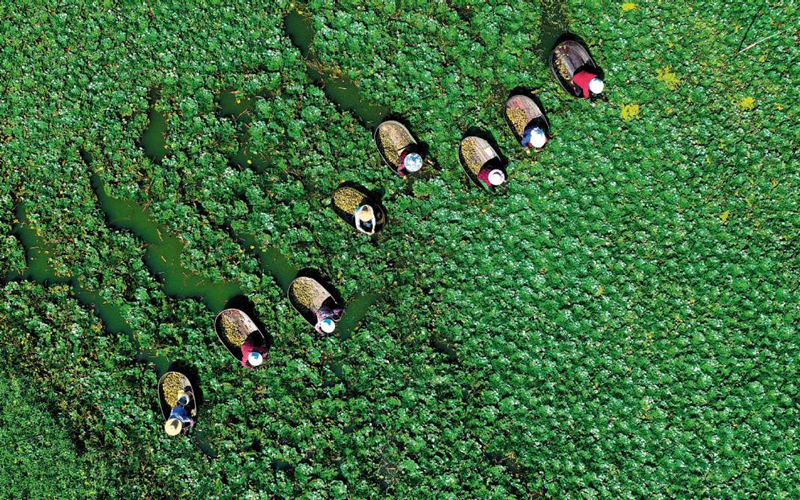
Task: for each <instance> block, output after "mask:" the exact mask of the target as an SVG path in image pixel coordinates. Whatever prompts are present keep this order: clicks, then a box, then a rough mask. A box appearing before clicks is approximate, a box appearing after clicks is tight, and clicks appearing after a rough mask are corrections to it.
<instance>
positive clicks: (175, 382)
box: [161, 372, 191, 407]
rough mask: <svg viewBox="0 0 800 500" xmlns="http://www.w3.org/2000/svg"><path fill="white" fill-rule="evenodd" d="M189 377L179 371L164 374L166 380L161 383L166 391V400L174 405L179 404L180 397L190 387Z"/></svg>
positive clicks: (171, 405)
mask: <svg viewBox="0 0 800 500" xmlns="http://www.w3.org/2000/svg"><path fill="white" fill-rule="evenodd" d="M190 386H191V384H190V383H189V379H188V378H186V377H185V376H184V375H182V374H180V373H178V372H169V373H167V374H166V375H164V380H163V382H162V385H161V389H162V391H164V401H166V403H167V404H168V405H169V406H170V407H173V406H175V405H177V404H178V398H179V397H180V395H181V394H183V393H184V392H185V391H186V388H187V387H190Z"/></svg>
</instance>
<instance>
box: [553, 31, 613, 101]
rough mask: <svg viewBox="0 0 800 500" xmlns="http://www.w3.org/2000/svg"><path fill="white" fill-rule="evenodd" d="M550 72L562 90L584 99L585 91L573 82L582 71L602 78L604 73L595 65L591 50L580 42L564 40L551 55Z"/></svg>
mask: <svg viewBox="0 0 800 500" xmlns="http://www.w3.org/2000/svg"><path fill="white" fill-rule="evenodd" d="M550 70H551V71H552V72H553V76H554V77H555V78H556V81H558V83H559V85H561V88H563V89H564V90H565V91H566V92H567V93H568V94H570V95H572V96H573V97H583V90H582V89H581V88H580V87H579V86H578V85H576V84H575V83H574V82H573V81H572V77H574V76H575V74H576V73H578V72H580V71H589V72H590V73H595V74H597V75H599V76H601V77H602V75H603V72H602V70H601V69H600V67H599V66H598V65H597V63H595V61H594V59H592V56H591V55H589V50H588V49H587V48H586V46H584V45H583V43H581V42H580V41H578V40H572V39H569V40H564V41H563V42H561V43H559V44H557V45H556V46H555V47H554V48H553V51H552V52H551V53H550Z"/></svg>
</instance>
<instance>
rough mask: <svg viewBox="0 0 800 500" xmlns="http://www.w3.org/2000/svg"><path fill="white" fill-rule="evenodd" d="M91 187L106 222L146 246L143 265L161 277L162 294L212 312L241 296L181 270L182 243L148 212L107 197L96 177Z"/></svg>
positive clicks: (237, 290) (232, 285) (228, 287)
mask: <svg viewBox="0 0 800 500" xmlns="http://www.w3.org/2000/svg"><path fill="white" fill-rule="evenodd" d="M92 187H93V188H94V191H95V193H96V195H97V199H98V201H99V203H100V208H101V209H102V210H103V212H104V213H105V214H106V217H107V219H108V223H109V224H110V225H111V226H112V227H116V228H118V229H127V230H130V231H131V232H133V234H135V235H136V236H137V237H138V238H140V239H141V240H143V241H144V242H145V243H146V244H147V250H146V253H145V262H146V263H147V265H148V267H149V268H150V269H151V270H152V271H153V273H154V274H156V275H158V276H159V277H160V278H161V281H162V283H163V288H164V293H166V294H167V295H171V296H174V297H179V298H188V297H194V298H199V299H201V300H203V302H205V304H206V305H207V306H208V307H209V309H211V310H213V311H218V310H220V309H222V308H223V307H224V306H225V303H226V302H227V301H228V300H230V299H231V298H232V297H234V296H236V295H239V294H240V293H241V290H240V288H239V285H238V284H236V283H231V282H224V281H223V282H212V281H210V280H209V279H208V278H205V277H203V276H199V275H197V274H194V273H192V272H191V271H188V270H187V269H185V268H184V267H183V266H182V265H181V253H182V252H183V247H184V244H183V242H182V241H181V240H180V239H178V238H176V237H175V236H172V235H170V233H169V230H168V229H167V228H165V227H163V226H160V225H158V224H157V223H155V222H154V221H153V220H151V218H150V213H149V211H148V210H146V209H144V208H143V207H141V206H140V205H138V204H137V203H135V202H133V201H130V200H120V199H117V198H113V197H111V196H109V195H108V194H107V193H106V190H105V183H104V182H103V180H102V179H101V178H100V176H99V175H97V174H93V175H92Z"/></svg>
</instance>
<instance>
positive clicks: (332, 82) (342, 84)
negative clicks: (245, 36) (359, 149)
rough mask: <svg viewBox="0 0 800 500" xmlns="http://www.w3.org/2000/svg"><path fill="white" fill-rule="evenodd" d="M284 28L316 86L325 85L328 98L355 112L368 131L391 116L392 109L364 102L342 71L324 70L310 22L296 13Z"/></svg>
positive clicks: (291, 13) (293, 12)
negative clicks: (312, 45) (313, 49)
mask: <svg viewBox="0 0 800 500" xmlns="http://www.w3.org/2000/svg"><path fill="white" fill-rule="evenodd" d="M284 27H285V29H286V33H287V34H288V35H289V38H290V39H291V40H292V43H293V44H294V45H295V46H296V47H297V48H298V49H299V50H300V53H301V54H303V57H304V58H305V59H306V71H307V73H308V76H309V77H310V78H311V79H312V80H313V81H314V83H316V84H318V85H320V86H322V88H323V90H324V91H325V95H327V96H328V98H329V99H330V100H331V101H333V102H334V103H336V104H337V105H338V106H339V107H340V108H341V109H343V110H345V111H350V112H352V113H353V114H354V115H355V116H356V117H357V118H358V119H359V120H360V121H361V122H362V123H363V124H364V125H366V126H367V127H368V128H371V129H374V128H375V127H377V126H378V124H380V122H381V121H383V119H384V117H385V116H386V115H387V114H389V109H388V108H386V107H385V106H380V105H377V104H373V103H370V102H369V101H367V100H366V99H364V98H363V97H362V96H361V92H360V91H359V90H358V86H357V85H356V84H355V82H353V80H351V79H350V78H348V77H347V76H345V75H343V74H341V72H337V71H335V70H332V69H330V68H327V67H325V66H324V65H323V64H322V63H321V62H320V61H319V60H318V59H317V58H316V57H313V52H312V50H311V43H312V41H313V40H314V36H315V33H314V28H313V27H312V26H311V21H310V20H309V19H307V18H306V17H304V16H303V15H302V14H300V13H299V12H298V11H297V10H293V11H291V12H290V13H289V14H288V15H287V16H286V19H285V22H284Z"/></svg>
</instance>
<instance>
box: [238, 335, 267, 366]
mask: <svg viewBox="0 0 800 500" xmlns="http://www.w3.org/2000/svg"><path fill="white" fill-rule="evenodd" d="M268 354H269V351H268V350H267V348H266V347H263V346H259V345H257V343H256V341H255V335H249V336H248V337H247V340H245V341H244V343H243V344H242V359H241V362H242V366H244V367H245V368H250V369H251V370H255V369H256V368H258V367H259V366H261V363H263V362H264V360H265V359H266V357H267V355H268Z"/></svg>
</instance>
